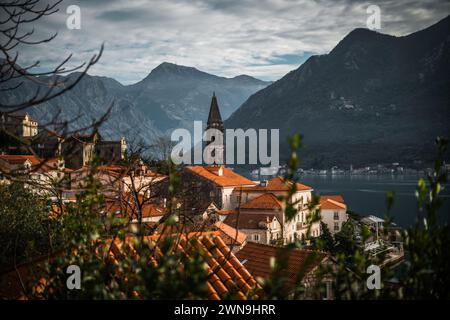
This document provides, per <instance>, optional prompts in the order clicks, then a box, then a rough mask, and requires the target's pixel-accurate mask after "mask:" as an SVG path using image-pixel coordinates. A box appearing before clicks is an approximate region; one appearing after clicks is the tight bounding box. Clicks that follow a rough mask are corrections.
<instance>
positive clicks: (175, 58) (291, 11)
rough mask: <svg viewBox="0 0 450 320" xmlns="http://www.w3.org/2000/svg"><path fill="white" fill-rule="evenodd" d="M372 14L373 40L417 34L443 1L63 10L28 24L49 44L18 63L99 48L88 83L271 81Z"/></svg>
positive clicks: (83, 0)
mask: <svg viewBox="0 0 450 320" xmlns="http://www.w3.org/2000/svg"><path fill="white" fill-rule="evenodd" d="M373 4H376V5H378V6H379V7H380V9H381V29H380V30H379V31H380V32H382V33H388V34H392V35H396V36H401V35H406V34H408V33H411V32H414V31H417V30H420V29H423V28H425V27H427V26H429V25H431V24H433V23H435V22H437V21H439V20H440V19H442V18H444V17H446V16H447V15H448V14H449V13H450V1H448V0H446V1H442V0H440V1H439V0H385V1H350V0H315V1H312V0H298V1H297V0H228V1H227V0H185V1H182V0H133V1H130V0H122V1H119V0H78V1H75V0H69V1H67V0H66V1H63V2H62V4H61V5H59V12H58V13H56V14H54V15H52V16H48V17H45V18H43V19H41V21H40V22H39V23H38V24H36V26H35V27H36V29H37V30H38V31H39V33H38V35H43V34H47V35H49V34H52V33H54V32H58V36H57V38H56V39H55V40H53V41H52V42H51V43H49V44H46V45H40V46H39V47H36V46H33V47H31V48H30V49H26V50H25V49H22V53H21V54H22V55H21V61H22V63H25V62H29V61H31V60H33V59H38V60H40V61H41V67H42V68H46V67H47V66H49V65H53V64H55V63H56V62H57V61H61V60H62V58H63V57H65V56H67V55H68V54H70V53H73V54H74V58H73V59H74V60H73V61H74V62H78V61H83V60H87V59H88V58H89V57H90V56H91V55H92V54H94V53H95V52H96V51H97V50H98V49H99V47H100V45H101V44H102V43H103V42H104V44H105V52H104V54H103V56H102V58H101V61H100V62H99V63H98V65H96V66H95V67H94V68H93V69H92V70H91V72H90V73H91V74H95V75H102V76H108V77H113V78H115V79H117V80H118V81H120V82H122V83H124V84H130V83H135V82H137V81H139V80H141V79H142V78H144V77H145V76H146V75H147V74H148V73H149V72H150V71H151V70H152V69H153V68H155V67H156V66H157V65H158V64H160V63H162V62H164V61H167V62H173V63H176V64H180V65H187V66H193V67H196V68H198V69H200V70H202V71H206V72H209V73H213V74H217V75H221V76H226V77H232V76H236V75H239V74H248V75H251V76H254V77H258V78H260V79H265V80H276V79H279V78H280V77H282V76H283V75H284V74H286V73H287V72H289V71H290V70H293V69H296V68H297V67H298V66H299V65H300V64H301V63H302V62H303V61H305V60H306V59H307V58H308V57H309V56H310V55H313V54H324V53H327V52H328V51H330V50H331V49H332V48H333V47H334V46H335V45H336V44H337V43H338V42H339V41H340V40H341V39H342V38H343V37H344V36H345V35H346V34H347V33H348V32H350V31H351V30H352V29H354V28H360V27H366V20H367V18H368V16H369V14H368V13H367V12H366V10H367V7H368V6H369V5H373ZM70 5H78V6H79V7H80V9H81V29H80V30H70V29H68V28H67V27H66V20H67V18H68V17H69V15H68V14H67V13H66V9H67V7H68V6H70Z"/></svg>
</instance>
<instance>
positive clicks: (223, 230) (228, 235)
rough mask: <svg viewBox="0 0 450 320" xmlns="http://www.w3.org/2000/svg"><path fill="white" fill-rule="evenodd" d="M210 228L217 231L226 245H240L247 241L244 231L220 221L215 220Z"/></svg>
mask: <svg viewBox="0 0 450 320" xmlns="http://www.w3.org/2000/svg"><path fill="white" fill-rule="evenodd" d="M212 230H217V231H219V232H220V236H221V238H222V239H223V240H224V242H225V243H226V244H227V245H228V246H229V245H236V246H241V245H243V244H244V243H245V242H246V241H247V235H246V234H245V233H243V232H241V231H239V230H237V229H235V228H233V227H232V226H230V225H228V224H226V223H223V222H221V221H218V222H216V223H215V224H214V225H213V227H212Z"/></svg>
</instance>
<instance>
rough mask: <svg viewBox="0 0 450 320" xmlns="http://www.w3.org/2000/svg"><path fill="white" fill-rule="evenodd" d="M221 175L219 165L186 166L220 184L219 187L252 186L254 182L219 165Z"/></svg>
mask: <svg viewBox="0 0 450 320" xmlns="http://www.w3.org/2000/svg"><path fill="white" fill-rule="evenodd" d="M220 168H221V170H222V175H219V174H218V170H219V167H215V166H209V167H201V166H187V167H186V169H187V170H189V171H191V172H193V173H195V174H197V175H199V176H201V177H203V178H205V179H207V180H209V181H211V182H213V183H215V184H217V185H219V186H221V187H233V186H243V185H244V186H252V185H255V183H254V182H253V181H251V180H249V179H247V178H245V177H243V176H241V175H239V174H237V173H236V172H233V171H232V170H230V169H227V168H225V167H224V166H221V167H220Z"/></svg>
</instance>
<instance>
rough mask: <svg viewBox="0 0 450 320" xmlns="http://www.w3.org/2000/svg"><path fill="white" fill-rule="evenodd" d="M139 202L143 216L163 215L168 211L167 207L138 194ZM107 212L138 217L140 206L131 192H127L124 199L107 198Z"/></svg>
mask: <svg viewBox="0 0 450 320" xmlns="http://www.w3.org/2000/svg"><path fill="white" fill-rule="evenodd" d="M138 197H139V199H138V204H139V205H140V206H141V210H142V217H143V218H149V217H162V216H163V215H165V214H166V213H167V208H164V207H162V206H160V205H159V204H157V203H153V202H150V201H149V200H145V199H144V198H143V196H142V195H139V196H138ZM105 206H106V208H105V209H106V212H107V213H108V214H111V215H117V214H120V215H121V216H124V215H125V216H127V217H130V218H137V214H138V211H139V210H138V206H137V205H136V202H135V200H134V198H133V196H132V195H131V194H130V193H125V194H124V195H123V197H122V199H106V201H105Z"/></svg>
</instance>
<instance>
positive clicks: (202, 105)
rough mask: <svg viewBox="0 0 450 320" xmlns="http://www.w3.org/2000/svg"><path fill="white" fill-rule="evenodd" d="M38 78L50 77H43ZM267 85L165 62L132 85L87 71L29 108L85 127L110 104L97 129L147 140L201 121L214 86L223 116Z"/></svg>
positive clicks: (26, 92) (12, 95)
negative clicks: (61, 91) (71, 85)
mask: <svg viewBox="0 0 450 320" xmlns="http://www.w3.org/2000/svg"><path fill="white" fill-rule="evenodd" d="M76 76H77V73H74V74H70V75H68V76H67V78H68V81H69V82H70V81H72V79H75V77H76ZM63 78H65V77H63ZM40 80H41V81H42V82H44V83H45V81H48V80H47V78H45V77H41V78H40ZM268 84H269V83H268V82H264V81H261V80H258V79H255V78H252V77H250V76H242V75H241V76H237V77H235V78H224V77H219V76H215V75H212V74H208V73H206V72H202V71H200V70H197V69H196V68H193V67H186V66H179V65H175V64H172V63H167V62H165V63H162V64H160V65H159V66H158V67H156V68H155V69H153V70H152V71H151V72H150V74H149V75H148V76H147V77H145V78H144V79H143V80H141V81H139V82H138V83H136V84H132V85H122V84H121V83H120V82H118V81H116V80H114V79H112V78H108V77H100V76H91V75H86V76H85V77H84V78H83V79H82V80H81V81H80V83H78V84H77V86H75V87H74V88H73V89H72V90H71V91H69V92H67V93H66V94H64V95H62V96H60V97H57V98H56V99H54V100H52V101H49V102H47V103H44V104H43V105H40V106H38V107H36V108H33V109H31V110H27V111H28V112H29V113H30V114H31V115H32V116H34V117H35V118H37V119H38V120H39V121H40V122H42V123H45V122H48V121H51V120H52V117H53V116H54V115H55V114H57V113H58V112H59V111H61V113H60V116H59V118H60V119H64V120H70V119H74V118H76V125H77V126H78V127H83V126H87V125H89V124H90V123H92V119H94V118H96V119H98V118H100V117H101V116H102V115H103V114H104V113H105V112H106V110H107V109H108V107H109V106H111V105H112V106H113V108H112V112H111V116H110V117H109V119H108V120H107V122H106V123H104V124H103V125H102V127H101V128H100V130H101V133H102V134H104V135H105V136H106V137H110V138H114V139H117V138H119V137H121V136H125V137H127V139H128V140H132V139H133V140H143V141H145V142H147V143H151V142H152V139H154V138H155V137H156V136H158V135H161V134H164V133H165V132H166V131H168V130H170V129H172V128H179V127H186V128H189V127H190V126H192V121H193V120H202V121H204V122H205V121H206V118H207V116H208V110H209V104H210V99H211V96H212V94H213V92H214V91H215V92H216V95H217V96H218V97H219V103H220V106H221V111H222V112H223V113H222V115H223V116H224V118H226V117H228V116H229V115H230V114H231V113H232V112H233V111H235V110H236V109H237V108H238V107H239V106H240V105H241V104H242V102H244V101H245V100H246V99H247V98H248V97H249V96H250V95H251V94H252V93H255V92H256V91H258V90H260V89H262V88H264V87H265V86H267V85H268ZM9 85H10V86H11V84H9ZM36 87H37V84H36V83H34V82H32V81H26V82H25V83H24V85H22V86H21V87H20V88H19V89H17V90H14V91H6V92H2V95H1V96H0V101H2V102H4V103H7V104H11V103H17V102H20V101H23V99H24V98H25V97H31V96H32V94H33V93H34V90H35V89H36Z"/></svg>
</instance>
